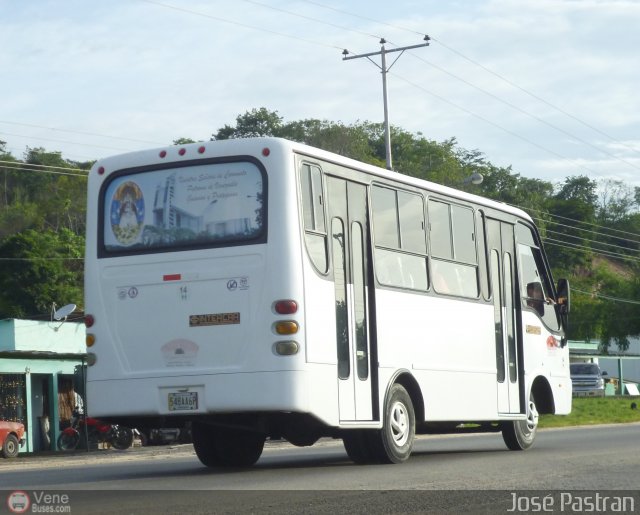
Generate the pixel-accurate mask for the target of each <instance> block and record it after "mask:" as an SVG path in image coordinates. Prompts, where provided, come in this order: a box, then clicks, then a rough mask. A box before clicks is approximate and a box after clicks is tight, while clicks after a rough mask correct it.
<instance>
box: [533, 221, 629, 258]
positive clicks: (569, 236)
mask: <svg viewBox="0 0 640 515" xmlns="http://www.w3.org/2000/svg"><path fill="white" fill-rule="evenodd" d="M563 227H568V226H563ZM569 228H570V227H569ZM545 233H551V234H558V235H560V236H564V237H565V238H572V239H574V240H581V241H585V242H589V243H592V244H594V245H603V246H605V247H613V248H615V249H620V250H626V251H629V252H640V251H639V250H637V249H630V248H629V247H623V246H622V245H616V244H614V243H605V242H604V241H597V240H591V239H589V238H583V237H582V236H574V235H573V234H568V233H566V232H560V231H554V230H553V229H545Z"/></svg>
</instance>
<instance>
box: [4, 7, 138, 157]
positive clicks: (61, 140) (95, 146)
mask: <svg viewBox="0 0 640 515" xmlns="http://www.w3.org/2000/svg"><path fill="white" fill-rule="evenodd" d="M142 1H146V0H142ZM2 134H6V135H7V136H14V137H17V138H26V139H38V140H42V141H53V142H55V143H70V144H72V145H82V146H84V147H94V148H103V149H106V150H117V151H119V152H129V151H131V149H130V148H118V147H108V146H105V145H94V144H92V143H76V142H75V141H69V140H64V139H54V138H42V137H39V136H25V135H24V134H15V133H12V132H5V131H2V132H0V136H1V135H2Z"/></svg>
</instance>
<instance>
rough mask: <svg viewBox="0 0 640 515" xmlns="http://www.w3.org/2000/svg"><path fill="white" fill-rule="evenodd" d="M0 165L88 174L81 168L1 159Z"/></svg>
mask: <svg viewBox="0 0 640 515" xmlns="http://www.w3.org/2000/svg"><path fill="white" fill-rule="evenodd" d="M0 164H9V165H22V166H33V167H36V168H56V169H58V170H73V171H86V172H87V173H88V172H89V171H88V170H83V169H82V168H77V167H69V166H54V165H42V164H38V163H24V162H22V161H3V160H1V159H0Z"/></svg>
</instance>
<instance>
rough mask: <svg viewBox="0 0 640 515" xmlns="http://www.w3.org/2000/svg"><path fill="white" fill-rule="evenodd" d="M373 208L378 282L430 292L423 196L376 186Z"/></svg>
mask: <svg viewBox="0 0 640 515" xmlns="http://www.w3.org/2000/svg"><path fill="white" fill-rule="evenodd" d="M371 205H372V211H373V231H374V237H375V250H374V253H375V268H376V277H377V279H378V282H380V283H381V284H385V285H388V286H396V287H399V288H409V289H412V290H421V291H426V290H427V288H428V282H427V265H426V252H427V243H426V237H425V224H424V203H423V200H422V196H421V195H418V194H416V193H409V192H406V191H399V190H395V189H391V188H386V187H382V186H373V188H372V190H371Z"/></svg>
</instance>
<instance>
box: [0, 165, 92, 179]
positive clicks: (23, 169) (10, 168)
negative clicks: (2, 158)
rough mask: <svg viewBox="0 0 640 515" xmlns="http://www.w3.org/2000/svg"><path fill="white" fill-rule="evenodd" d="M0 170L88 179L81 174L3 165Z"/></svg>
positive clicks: (85, 175)
mask: <svg viewBox="0 0 640 515" xmlns="http://www.w3.org/2000/svg"><path fill="white" fill-rule="evenodd" d="M0 168H2V169H5V170H16V171H18V172H36V173H48V174H52V175H68V176H70V177H84V178H85V179H86V178H87V177H88V175H87V174H81V173H69V172H56V171H54V170H38V169H29V168H22V167H20V166H7V165H3V166H2V167H0Z"/></svg>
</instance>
